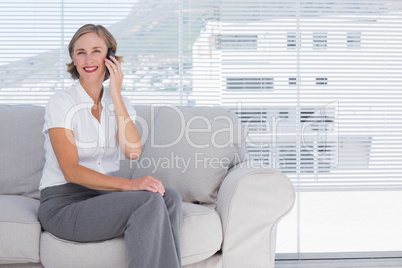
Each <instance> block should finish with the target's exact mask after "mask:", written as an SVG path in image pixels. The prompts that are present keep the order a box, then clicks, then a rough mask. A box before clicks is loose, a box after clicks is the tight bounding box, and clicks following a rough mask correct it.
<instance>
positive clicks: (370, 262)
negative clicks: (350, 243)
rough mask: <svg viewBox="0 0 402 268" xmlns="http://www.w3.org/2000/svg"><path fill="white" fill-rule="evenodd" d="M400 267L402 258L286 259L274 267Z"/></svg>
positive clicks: (276, 263) (401, 267) (401, 266)
mask: <svg viewBox="0 0 402 268" xmlns="http://www.w3.org/2000/svg"><path fill="white" fill-rule="evenodd" d="M327 267H328V268H402V258H388V259H342V260H286V261H276V262H275V268H327Z"/></svg>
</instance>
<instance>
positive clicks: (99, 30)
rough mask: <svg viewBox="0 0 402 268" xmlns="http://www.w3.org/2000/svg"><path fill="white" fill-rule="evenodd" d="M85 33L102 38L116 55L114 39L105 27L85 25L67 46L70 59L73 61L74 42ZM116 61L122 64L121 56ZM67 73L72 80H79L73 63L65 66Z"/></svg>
mask: <svg viewBox="0 0 402 268" xmlns="http://www.w3.org/2000/svg"><path fill="white" fill-rule="evenodd" d="M87 33H96V34H97V35H98V36H99V37H100V38H102V39H103V40H104V41H105V43H106V46H107V47H108V49H109V48H111V49H112V50H113V52H114V53H116V49H117V42H116V39H114V37H113V35H112V34H111V33H110V32H109V31H108V30H107V29H106V28H105V27H103V26H102V25H95V24H85V25H84V26H82V27H81V28H79V29H78V30H77V32H75V34H74V36H73V37H72V38H71V41H70V44H69V45H68V52H69V54H70V58H71V59H73V53H74V45H75V42H77V40H78V38H80V37H81V36H83V35H84V34H87ZM116 59H117V60H118V61H119V62H123V57H121V56H116ZM106 70H107V68H106ZM67 72H69V73H70V74H71V77H72V78H73V79H79V78H80V74H79V73H78V71H77V68H76V67H75V65H74V61H72V62H70V63H68V64H67ZM109 76H110V74H109V72H106V73H105V78H104V80H103V81H105V80H107V79H108V78H109Z"/></svg>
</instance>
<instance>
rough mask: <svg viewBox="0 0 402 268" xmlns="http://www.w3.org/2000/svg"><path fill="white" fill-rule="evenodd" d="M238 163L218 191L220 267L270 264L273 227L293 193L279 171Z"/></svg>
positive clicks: (292, 202)
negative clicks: (220, 233)
mask: <svg viewBox="0 0 402 268" xmlns="http://www.w3.org/2000/svg"><path fill="white" fill-rule="evenodd" d="M254 166H255V163H252V162H242V163H240V164H238V165H237V166H235V167H233V168H232V169H231V170H230V171H229V172H228V174H227V175H226V177H225V179H224V180H223V182H222V185H221V187H220V189H219V193H218V203H217V211H218V214H219V215H220V217H221V221H222V228H223V244H222V260H223V267H272V268H273V267H274V261H275V246H276V229H277V225H278V223H279V221H280V220H281V219H282V218H283V217H284V216H286V215H287V214H288V213H289V212H290V211H291V209H292V207H293V204H294V201H295V192H294V190H293V185H292V183H291V181H290V180H289V179H288V178H287V177H286V176H285V175H284V174H282V173H281V172H278V171H274V170H270V169H267V168H258V167H254Z"/></svg>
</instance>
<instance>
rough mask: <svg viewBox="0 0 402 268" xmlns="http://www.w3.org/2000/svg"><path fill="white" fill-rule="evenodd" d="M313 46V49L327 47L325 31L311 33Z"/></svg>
mask: <svg viewBox="0 0 402 268" xmlns="http://www.w3.org/2000/svg"><path fill="white" fill-rule="evenodd" d="M313 47H314V49H325V48H327V33H326V32H316V33H314V35H313Z"/></svg>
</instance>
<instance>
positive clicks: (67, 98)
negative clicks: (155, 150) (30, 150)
mask: <svg viewBox="0 0 402 268" xmlns="http://www.w3.org/2000/svg"><path fill="white" fill-rule="evenodd" d="M123 101H124V104H125V106H126V109H127V112H128V114H129V115H130V117H131V120H133V122H134V120H135V116H136V112H135V110H134V108H133V106H132V105H131V102H130V100H129V99H128V98H126V97H123ZM101 103H102V113H101V117H100V122H99V121H98V120H97V119H96V118H95V117H94V116H93V115H92V113H91V108H92V106H93V105H94V101H93V100H92V98H91V97H90V96H89V95H88V93H87V92H86V91H85V90H84V88H83V87H82V86H81V84H80V83H79V82H77V83H76V84H75V85H73V86H70V87H68V88H66V89H64V90H61V91H59V92H56V93H55V94H53V95H52V96H51V97H50V99H49V101H48V103H47V106H46V110H45V124H44V126H43V134H44V135H45V145H44V146H45V151H46V164H45V167H44V169H43V174H42V178H41V181H40V184H39V190H43V189H45V188H46V187H50V186H56V185H62V184H66V183H67V181H66V180H65V178H64V175H63V173H62V171H61V169H60V166H59V163H58V162H57V158H56V155H55V154H54V151H53V148H52V144H51V142H50V139H49V133H48V130H49V129H50V128H56V127H58V128H66V129H70V130H72V131H73V132H74V138H75V143H76V146H77V149H78V158H79V164H80V165H82V166H84V167H87V168H90V169H92V170H95V171H97V172H100V173H103V174H106V175H111V176H113V175H114V174H115V173H116V172H117V171H118V170H119V168H120V155H121V156H122V157H123V158H124V155H123V154H121V153H120V147H119V143H118V141H117V136H116V134H117V123H116V117H115V113H114V107H115V106H114V104H113V101H112V97H111V96H110V94H109V92H108V91H104V92H103V96H102V99H101Z"/></svg>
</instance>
